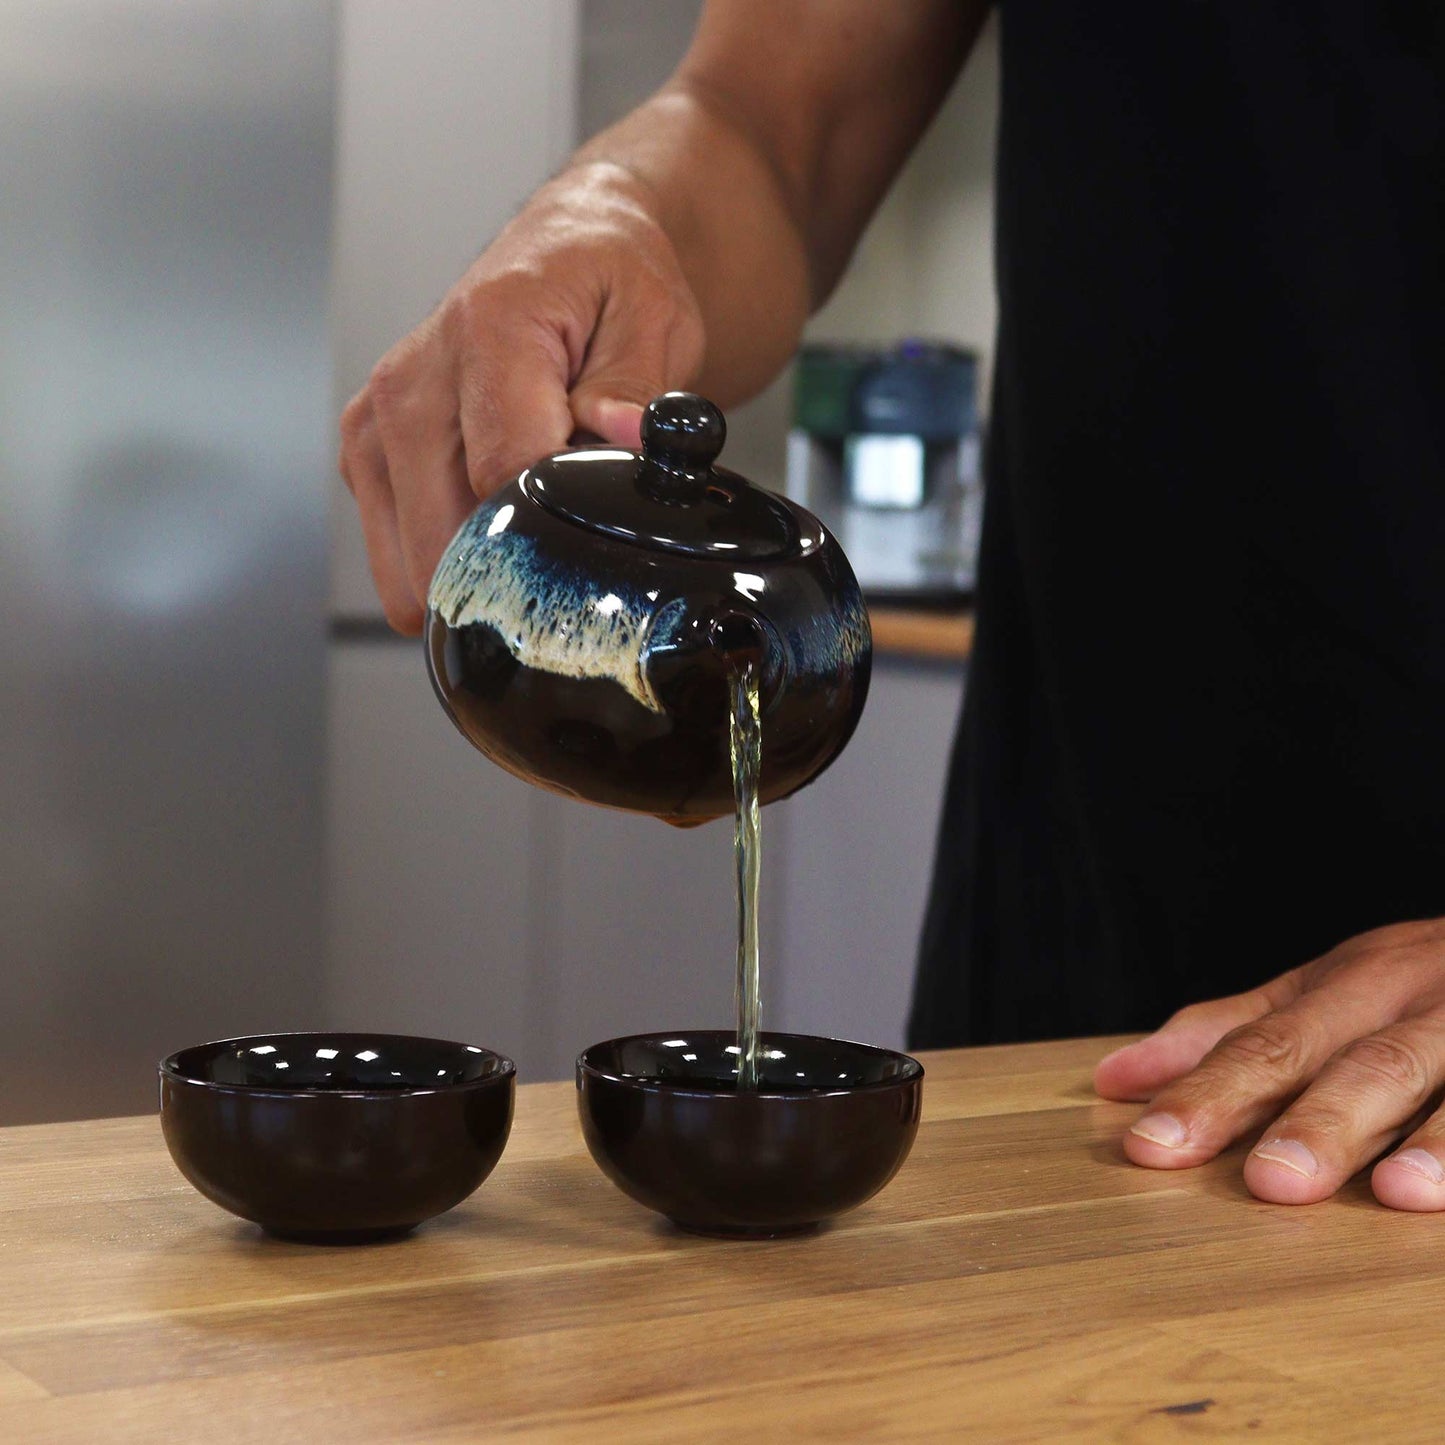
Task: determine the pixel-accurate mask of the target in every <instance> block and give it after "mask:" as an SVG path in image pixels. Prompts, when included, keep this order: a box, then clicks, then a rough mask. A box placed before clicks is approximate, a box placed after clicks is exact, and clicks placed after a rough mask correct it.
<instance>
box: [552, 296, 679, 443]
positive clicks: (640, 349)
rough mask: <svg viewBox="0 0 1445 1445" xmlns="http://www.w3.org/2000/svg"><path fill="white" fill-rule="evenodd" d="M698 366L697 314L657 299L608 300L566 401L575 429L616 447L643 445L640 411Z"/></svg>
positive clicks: (673, 388) (675, 386)
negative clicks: (663, 304) (664, 307)
mask: <svg viewBox="0 0 1445 1445" xmlns="http://www.w3.org/2000/svg"><path fill="white" fill-rule="evenodd" d="M701 365H702V324H701V322H700V321H699V320H698V319H697V317H696V315H695V314H688V313H686V312H678V311H676V310H672V309H669V310H668V311H666V312H664V311H663V310H662V309H661V308H660V307H659V306H658V305H657V304H656V303H653V304H648V303H646V302H642V303H640V304H633V305H627V304H625V303H622V304H617V305H612V304H609V306H608V307H607V309H606V310H605V311H604V313H603V315H602V317H601V318H600V319H599V321H598V324H597V330H596V331H595V332H594V333H593V335H592V341H591V343H590V345H589V346H588V348H587V360H586V363H585V364H584V365H583V367H582V371H581V373H580V374H579V375H578V377H577V380H576V382H575V383H574V385H573V387H572V389H571V392H570V393H569V395H568V404H569V405H570V406H571V409H572V420H573V421H574V423H575V424H576V427H577V430H579V431H583V432H591V433H592V434H593V435H594V436H598V437H601V438H602V439H603V441H607V442H611V443H612V444H613V445H614V446H623V447H630V448H632V450H634V451H636V450H637V449H638V448H639V447H640V446H641V445H642V437H641V429H642V409H643V407H645V406H646V405H647V403H648V402H650V401H651V400H652V399H653V397H655V396H660V395H661V394H662V393H663V392H665V391H673V390H676V389H678V388H680V387H685V386H687V385H688V384H689V383H691V382H692V380H693V378H694V377H696V375H697V373H698V370H699V369H700V367H701Z"/></svg>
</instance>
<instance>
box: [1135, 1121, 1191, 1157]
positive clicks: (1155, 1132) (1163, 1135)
mask: <svg viewBox="0 0 1445 1445" xmlns="http://www.w3.org/2000/svg"><path fill="white" fill-rule="evenodd" d="M1129 1132H1130V1133H1131V1134H1137V1135H1138V1136H1139V1137H1140V1138H1141V1139H1147V1140H1149V1142H1150V1143H1151V1144H1162V1145H1163V1146H1164V1147H1165V1148H1166V1149H1177V1148H1178V1147H1179V1146H1180V1145H1181V1144H1182V1143H1183V1142H1184V1141H1185V1140H1186V1139H1187V1138H1188V1137H1189V1131H1188V1130H1187V1129H1186V1128H1185V1127H1184V1125H1183V1124H1181V1123H1180V1122H1179V1120H1178V1119H1176V1118H1175V1117H1174V1115H1173V1114H1145V1115H1144V1117H1143V1118H1142V1119H1140V1120H1139V1122H1138V1123H1137V1124H1135V1125H1134V1126H1133V1127H1132V1128H1131V1129H1130V1130H1129Z"/></svg>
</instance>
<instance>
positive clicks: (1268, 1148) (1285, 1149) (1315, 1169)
mask: <svg viewBox="0 0 1445 1445" xmlns="http://www.w3.org/2000/svg"><path fill="white" fill-rule="evenodd" d="M1254 1157H1255V1158H1256V1159H1267V1160H1269V1162H1270V1163H1271V1164H1283V1165H1284V1167H1285V1168H1286V1169H1293V1170H1294V1172H1295V1173H1296V1174H1303V1175H1304V1177H1305V1178H1306V1179H1313V1178H1314V1177H1315V1175H1316V1174H1318V1173H1319V1172H1320V1161H1319V1160H1318V1159H1316V1158H1315V1156H1314V1150H1312V1149H1309V1148H1307V1147H1306V1146H1305V1145H1303V1144H1301V1143H1300V1141H1299V1140H1298V1139H1266V1140H1265V1141H1264V1143H1263V1144H1260V1145H1258V1146H1257V1147H1256V1149H1255V1151H1254Z"/></svg>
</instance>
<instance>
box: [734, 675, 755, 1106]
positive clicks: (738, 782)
mask: <svg viewBox="0 0 1445 1445" xmlns="http://www.w3.org/2000/svg"><path fill="white" fill-rule="evenodd" d="M731 694H732V695H731V699H730V702H731V709H730V712H729V723H730V726H729V730H728V731H729V741H730V743H731V751H732V761H733V802H734V805H735V807H736V810H737V814H736V816H737V822H736V826H735V829H734V833H733V857H734V863H735V865H736V869H737V898H738V982H737V1010H738V1088H739V1089H756V1088H757V1087H758V1018H759V1006H760V1005H759V998H758V872H759V870H760V868H761V867H762V836H761V833H760V832H759V826H758V824H759V807H758V775H759V773H760V772H761V770H762V762H763V733H762V723H761V721H760V719H759V717H758V670H757V668H756V666H755V665H754V664H753V663H751V662H748V663H745V664H744V665H743V666H742V667H741V668H740V669H738V670H737V671H736V672H734V673H733V674H732V678H731Z"/></svg>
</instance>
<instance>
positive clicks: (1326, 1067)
mask: <svg viewBox="0 0 1445 1445" xmlns="http://www.w3.org/2000/svg"><path fill="white" fill-rule="evenodd" d="M1094 1087H1095V1088H1096V1090H1097V1091H1098V1092H1099V1093H1100V1094H1101V1095H1102V1096H1103V1097H1104V1098H1106V1099H1118V1100H1125V1101H1140V1102H1143V1101H1148V1103H1149V1108H1148V1111H1147V1112H1146V1113H1145V1114H1144V1115H1143V1116H1142V1117H1141V1118H1140V1119H1139V1120H1138V1121H1137V1122H1136V1123H1135V1124H1134V1126H1133V1127H1132V1128H1131V1129H1130V1130H1129V1131H1128V1133H1126V1134H1125V1136H1124V1149H1125V1152H1126V1153H1127V1154H1128V1156H1129V1158H1130V1159H1132V1160H1133V1161H1134V1162H1135V1163H1136V1164H1142V1165H1144V1166H1146V1167H1148V1168H1151V1169H1183V1168H1188V1167H1189V1166H1191V1165H1195V1164H1203V1163H1205V1162H1206V1161H1207V1160H1209V1159H1212V1158H1214V1157H1215V1155H1217V1154H1218V1153H1219V1152H1220V1151H1221V1150H1223V1149H1224V1148H1226V1147H1227V1146H1228V1145H1229V1144H1231V1143H1233V1142H1234V1140H1236V1139H1238V1138H1240V1137H1241V1136H1243V1135H1245V1134H1257V1135H1258V1139H1259V1142H1258V1143H1257V1144H1256V1145H1255V1146H1254V1148H1253V1149H1252V1150H1251V1151H1250V1154H1249V1156H1248V1158H1247V1159H1246V1160H1245V1165H1244V1182H1245V1184H1246V1186H1247V1187H1248V1188H1249V1191H1250V1193H1252V1194H1253V1195H1255V1196H1256V1197H1257V1198H1259V1199H1264V1200H1268V1201H1271V1202H1273V1203H1278V1204H1310V1203H1314V1202H1315V1201H1317V1200H1321V1199H1327V1198H1329V1196H1330V1195H1332V1194H1333V1193H1334V1192H1335V1191H1336V1190H1337V1189H1339V1188H1340V1186H1341V1185H1343V1184H1344V1183H1345V1182H1346V1181H1347V1180H1348V1179H1350V1178H1351V1177H1352V1176H1353V1175H1354V1174H1356V1173H1358V1172H1359V1171H1360V1170H1361V1169H1363V1168H1365V1166H1366V1165H1368V1164H1369V1163H1370V1161H1371V1160H1373V1159H1376V1158H1378V1157H1379V1156H1380V1154H1381V1153H1382V1152H1384V1151H1385V1150H1390V1151H1391V1152H1389V1154H1388V1155H1387V1156H1386V1157H1385V1158H1383V1159H1380V1161H1379V1163H1377V1164H1376V1165H1375V1167H1374V1170H1373V1173H1372V1175H1371V1186H1372V1188H1373V1190H1374V1193H1375V1197H1376V1199H1378V1200H1379V1201H1380V1203H1381V1204H1385V1205H1388V1206H1389V1207H1390V1208H1392V1209H1411V1210H1437V1209H1439V1210H1445V1109H1442V1108H1441V1107H1440V1105H1441V1094H1442V1089H1445V920H1442V919H1435V920H1430V921H1426V922H1419V923H1402V924H1398V925H1395V926H1392V927H1389V928H1381V929H1376V930H1374V931H1373V932H1370V933H1364V934H1361V935H1359V936H1358V937H1356V938H1352V939H1349V940H1347V941H1346V942H1345V943H1342V944H1341V945H1340V946H1339V947H1338V948H1335V949H1333V950H1332V951H1331V952H1329V953H1327V954H1325V955H1324V957H1322V958H1318V959H1316V960H1315V961H1314V962H1312V963H1307V964H1304V965H1302V966H1301V967H1299V968H1295V969H1291V970H1290V971H1289V972H1288V973H1284V974H1281V975H1280V976H1279V977H1278V978H1276V979H1272V980H1271V981H1270V982H1269V983H1266V984H1265V985H1263V987H1261V988H1258V989H1253V990H1251V991H1250V992H1248V993H1241V994H1235V995H1233V996H1232V997H1229V998H1221V999H1212V1000H1210V1001H1209V1002H1206V1003H1198V1004H1191V1005H1190V1006H1189V1007H1188V1008H1184V1009H1181V1010H1180V1011H1179V1012H1178V1013H1177V1014H1175V1015H1174V1017H1173V1018H1171V1019H1170V1020H1169V1021H1168V1023H1166V1024H1165V1025H1164V1026H1163V1027H1162V1028H1161V1029H1159V1030H1158V1031H1157V1032H1155V1033H1153V1034H1150V1035H1149V1036H1148V1037H1147V1038H1144V1039H1140V1040H1139V1041H1138V1042H1137V1043H1133V1044H1129V1045H1127V1046H1126V1047H1124V1048H1122V1049H1119V1050H1117V1051H1116V1052H1115V1053H1112V1054H1110V1055H1109V1056H1108V1057H1107V1058H1105V1059H1103V1060H1101V1061H1100V1063H1099V1065H1098V1067H1097V1069H1096V1070H1095V1074H1094Z"/></svg>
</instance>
